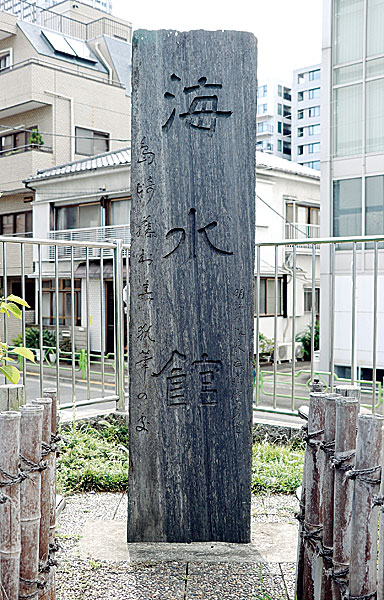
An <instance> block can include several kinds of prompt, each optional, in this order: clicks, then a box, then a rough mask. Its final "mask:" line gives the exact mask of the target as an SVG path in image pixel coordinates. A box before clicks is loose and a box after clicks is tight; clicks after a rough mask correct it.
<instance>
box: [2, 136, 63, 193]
mask: <svg viewBox="0 0 384 600" xmlns="http://www.w3.org/2000/svg"><path fill="white" fill-rule="evenodd" d="M41 148H44V150H41ZM25 150H27V151H22V150H21V151H18V150H13V151H12V150H11V151H5V152H3V153H2V154H1V155H0V189H1V190H2V191H4V192H7V191H11V190H16V189H23V191H24V193H25V188H24V186H23V184H22V180H23V179H25V178H26V177H28V176H29V175H30V174H31V173H36V172H37V171H38V169H48V168H49V167H51V166H52V152H51V150H50V148H48V146H42V147H41V146H39V147H34V146H32V145H30V146H29V147H28V148H25ZM10 174H11V175H12V177H11V176H10Z"/></svg>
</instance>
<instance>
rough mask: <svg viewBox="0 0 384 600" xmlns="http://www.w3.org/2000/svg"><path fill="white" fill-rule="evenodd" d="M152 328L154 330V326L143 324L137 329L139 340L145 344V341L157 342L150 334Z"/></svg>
mask: <svg viewBox="0 0 384 600" xmlns="http://www.w3.org/2000/svg"><path fill="white" fill-rule="evenodd" d="M151 328H152V325H147V324H146V323H143V325H139V326H138V328H137V339H138V340H140V341H141V342H144V341H145V340H149V341H150V342H154V341H155V340H154V339H153V338H151V334H150V330H151Z"/></svg>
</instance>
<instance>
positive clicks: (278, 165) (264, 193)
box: [256, 152, 320, 359]
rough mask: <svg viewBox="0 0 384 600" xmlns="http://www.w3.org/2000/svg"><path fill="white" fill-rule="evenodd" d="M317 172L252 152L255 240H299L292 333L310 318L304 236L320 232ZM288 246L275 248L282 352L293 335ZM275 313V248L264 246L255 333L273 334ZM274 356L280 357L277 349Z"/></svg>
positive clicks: (317, 278)
mask: <svg viewBox="0 0 384 600" xmlns="http://www.w3.org/2000/svg"><path fill="white" fill-rule="evenodd" d="M319 216H320V175H319V173H317V172H316V171H314V170H313V169H308V168H307V167H302V166H301V165H298V164H296V163H293V162H292V161H288V160H284V159H282V158H279V157H277V156H271V155H270V154H268V153H266V152H257V153H256V242H257V243H262V242H269V241H270V240H271V239H272V240H284V239H302V240H303V245H302V246H298V247H297V256H296V267H297V280H296V306H295V311H294V313H295V315H296V317H295V332H296V334H300V333H304V331H305V330H306V328H307V326H308V325H309V324H310V322H311V311H312V248H311V247H308V246H306V245H305V240H306V239H307V238H311V237H318V236H319V228H320V225H319V222H320V221H319ZM292 255H293V250H292V246H280V247H279V249H278V265H277V266H278V301H277V305H278V307H279V313H278V318H277V347H278V348H281V349H283V347H284V350H285V351H286V352H287V354H286V356H285V358H286V359H289V358H290V355H289V352H291V340H292V318H293V295H292V285H293V280H292ZM319 261H320V251H319V250H317V251H316V265H315V313H316V315H317V316H318V314H319V302H320V290H319V286H320V264H319ZM274 313H275V249H274V247H264V248H262V249H261V254H260V295H259V315H260V321H259V322H260V332H261V333H262V334H264V335H265V336H267V338H270V339H271V338H273V337H274V316H273V315H274ZM278 356H279V357H280V358H282V352H281V351H279V354H278Z"/></svg>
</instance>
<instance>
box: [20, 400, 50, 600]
mask: <svg viewBox="0 0 384 600" xmlns="http://www.w3.org/2000/svg"><path fill="white" fill-rule="evenodd" d="M19 410H20V413H21V424H20V462H21V466H22V468H23V470H25V471H26V472H27V473H28V477H27V478H26V479H24V481H22V483H21V488H20V493H21V499H20V500H21V557H20V592H19V600H22V599H24V598H25V599H26V598H28V599H31V600H34V599H35V598H37V597H38V587H37V582H38V575H39V531H40V493H41V471H42V469H43V468H44V463H42V462H41V440H42V426H43V412H44V409H43V407H42V406H33V405H29V404H28V405H26V406H21V407H20V409H19Z"/></svg>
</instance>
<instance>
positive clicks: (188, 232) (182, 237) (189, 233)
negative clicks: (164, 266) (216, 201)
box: [164, 208, 233, 259]
mask: <svg viewBox="0 0 384 600" xmlns="http://www.w3.org/2000/svg"><path fill="white" fill-rule="evenodd" d="M196 214H197V213H196V209H195V208H191V209H190V211H189V213H188V225H187V226H186V227H173V228H172V229H170V230H169V231H168V232H167V233H166V235H165V237H166V239H173V240H174V241H176V245H175V246H174V247H173V248H172V250H171V251H170V252H168V253H167V254H166V255H165V256H164V258H168V257H169V256H172V254H174V253H175V252H176V251H177V250H179V248H181V247H182V246H183V245H184V244H186V246H187V247H188V258H189V259H194V258H196V256H197V254H196V252H197V250H196V248H197V245H198V240H199V239H200V240H201V241H203V242H204V243H205V244H206V245H207V246H208V248H209V249H210V250H211V251H213V252H215V253H217V254H221V255H223V256H231V255H232V254H233V252H229V251H228V250H221V249H220V248H218V247H217V246H215V244H214V243H213V242H212V241H211V239H210V237H209V235H208V231H210V230H211V229H214V228H215V227H217V221H212V222H211V223H208V224H207V225H205V226H204V227H200V228H198V225H197V224H196Z"/></svg>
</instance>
